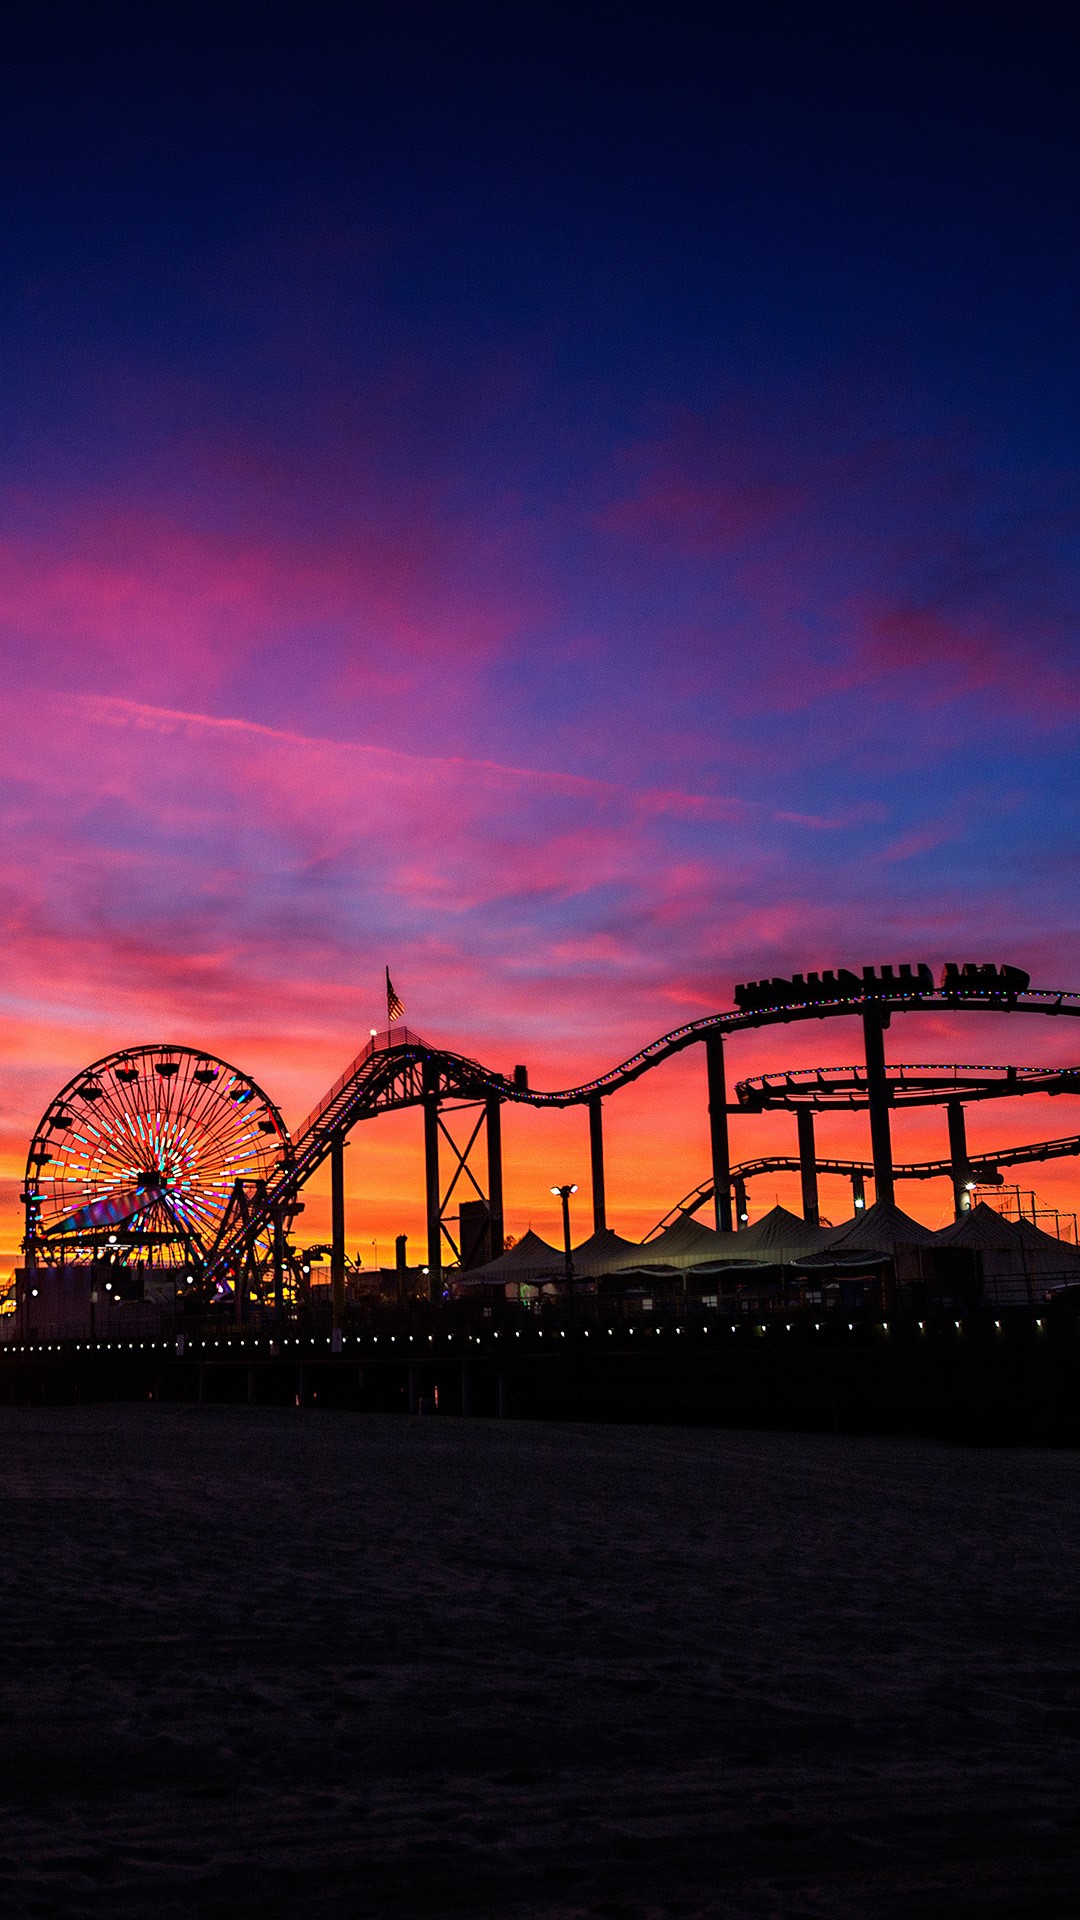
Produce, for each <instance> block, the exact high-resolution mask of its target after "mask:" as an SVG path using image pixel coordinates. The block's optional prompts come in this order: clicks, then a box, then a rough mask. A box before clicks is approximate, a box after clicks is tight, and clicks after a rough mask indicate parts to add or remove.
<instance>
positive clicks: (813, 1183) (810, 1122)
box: [795, 1107, 818, 1227]
mask: <svg viewBox="0 0 1080 1920" xmlns="http://www.w3.org/2000/svg"><path fill="white" fill-rule="evenodd" d="M795 1120H796V1124H797V1126H798V1129H799V1174H800V1176H801V1179H802V1210H803V1219H804V1220H805V1221H806V1223H807V1225H808V1226H811V1227H816V1226H817V1223H818V1190H817V1159H816V1156H815V1153H814V1109H813V1107H798V1108H797V1109H796V1113H795Z"/></svg>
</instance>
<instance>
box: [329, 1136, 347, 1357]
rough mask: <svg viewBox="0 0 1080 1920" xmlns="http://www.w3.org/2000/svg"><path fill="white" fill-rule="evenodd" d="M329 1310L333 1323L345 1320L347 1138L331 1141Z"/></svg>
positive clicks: (342, 1137) (335, 1324)
mask: <svg viewBox="0 0 1080 1920" xmlns="http://www.w3.org/2000/svg"><path fill="white" fill-rule="evenodd" d="M330 1307H331V1323H332V1325H333V1326H335V1327H340V1326H341V1324H342V1321H343V1320H344V1318H345V1136H344V1134H343V1133H335V1134H334V1135H333V1136H332V1138H331V1141H330Z"/></svg>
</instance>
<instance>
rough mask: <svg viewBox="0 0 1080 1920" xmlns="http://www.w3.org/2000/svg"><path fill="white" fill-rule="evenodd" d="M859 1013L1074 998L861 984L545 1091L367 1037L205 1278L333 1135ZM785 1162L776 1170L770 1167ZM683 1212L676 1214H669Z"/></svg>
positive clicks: (1057, 1002) (1030, 1005)
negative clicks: (416, 1109)
mask: <svg viewBox="0 0 1080 1920" xmlns="http://www.w3.org/2000/svg"><path fill="white" fill-rule="evenodd" d="M868 1006H873V1007H874V1008H876V1009H877V1010H878V1011H879V1012H880V1014H881V1015H882V1016H883V1017H891V1016H892V1014H894V1013H915V1012H924V1011H930V1010H934V1009H940V1010H943V1011H947V1012H971V1013H988V1012H1009V1013H1041V1014H1048V1015H1059V1014H1060V1015H1065V1016H1072V1017H1076V1016H1080V994H1076V993H1063V992H1056V991H1048V990H1042V989H1039V988H1034V987H1026V988H1024V989H1023V990H1022V991H1016V990H1006V989H1004V988H1002V989H1000V990H994V989H993V988H980V987H974V988H971V989H966V988H959V989H958V988H955V987H954V988H950V989H949V990H946V989H945V988H919V987H916V986H915V985H914V984H912V985H911V986H910V987H905V986H904V985H903V983H895V982H892V983H888V984H884V983H882V984H879V985H873V984H871V985H868V986H867V988H866V990H865V991H863V992H858V993H850V992H849V993H847V994H845V995H843V996H840V995H838V996H837V997H835V998H832V999H827V998H823V997H820V996H819V997H816V998H814V999H807V1000H805V1001H795V1002H791V1001H788V1002H785V1003H784V1004H778V1005H775V1006H773V1005H765V1006H757V1007H754V1008H753V1009H752V1010H749V1011H747V1010H743V1009H738V1010H734V1011H731V1012H727V1013H715V1014H709V1015H707V1016H706V1017H705V1018H704V1019H701V1020H691V1021H688V1022H687V1023H686V1024H685V1025H684V1026H680V1027H675V1028H673V1029H672V1031H671V1032H670V1033H665V1034H662V1035H661V1036H660V1038H659V1039H657V1040H653V1041H651V1042H650V1043H649V1045H648V1046H646V1047H642V1048H641V1050H640V1052H638V1053H634V1054H631V1055H630V1058H629V1059H628V1060H624V1061H622V1062H621V1063H620V1065H618V1066H617V1067H612V1068H611V1069H610V1070H609V1071H608V1072H607V1073H602V1074H598V1075H597V1076H596V1077H595V1078H594V1079H591V1080H586V1081H583V1082H582V1083H581V1084H580V1085H579V1086H575V1087H563V1088H560V1089H557V1090H554V1091H550V1092H547V1091H541V1090H540V1089H537V1088H530V1087H528V1086H523V1085H519V1084H518V1083H516V1082H515V1081H514V1080H512V1079H510V1078H509V1077H508V1076H507V1075H505V1074H502V1073H497V1072H495V1071H493V1070H492V1069H491V1068H488V1067H484V1066H482V1065H481V1064H480V1063H479V1062H478V1061H475V1060H469V1059H466V1058H465V1057H464V1056H463V1055H461V1054H457V1053H450V1052H447V1051H445V1050H443V1049H441V1048H435V1047H431V1046H428V1045H426V1044H425V1042H424V1041H423V1040H421V1039H420V1038H419V1037H418V1035H416V1034H414V1033H409V1032H407V1031H405V1030H399V1032H398V1033H396V1034H395V1033H390V1034H380V1035H376V1036H374V1037H373V1038H372V1039H371V1040H370V1041H369V1043H368V1045H367V1046H366V1047H365V1048H364V1049H363V1050H362V1052H361V1053H359V1054H358V1055H357V1057H356V1059H355V1060H354V1061H353V1062H352V1064H351V1065H350V1066H349V1067H347V1068H346V1070H345V1072H344V1073H343V1074H342V1075H341V1078H340V1079H339V1080H338V1081H337V1082H336V1084H335V1085H334V1086H333V1087H331V1089H330V1091H329V1093H327V1094H326V1095H325V1097H324V1098H323V1099H322V1100H321V1101H320V1102H319V1104H318V1106H317V1107H316V1108H315V1109H314V1111H313V1112H312V1113H311V1114H309V1115H308V1118H307V1119H306V1120H305V1121H304V1123H303V1125H302V1126H301V1127H300V1129H299V1130H298V1132H297V1133H296V1135H295V1136H294V1140H293V1146H294V1155H293V1158H292V1160H291V1162H290V1163H288V1164H287V1165H283V1167H282V1168H281V1170H280V1172H279V1173H278V1174H277V1176H276V1177H275V1178H273V1179H272V1180H270V1181H269V1182H267V1184H266V1186H265V1187H264V1188H262V1189H261V1190H260V1192H259V1193H258V1194H257V1195H255V1196H253V1199H252V1204H251V1205H250V1206H249V1208H248V1212H247V1218H246V1219H245V1220H243V1221H237V1222H236V1223H235V1224H233V1225H232V1226H231V1227H230V1229H229V1230H228V1231H227V1232H226V1233H225V1234H224V1235H223V1237H222V1239H221V1240H220V1241H219V1243H218V1245H217V1247H216V1248H215V1250H214V1254H213V1257H212V1261H211V1264H210V1267H209V1270H208V1277H210V1278H212V1277H213V1276H214V1275H216V1274H217V1273H218V1272H220V1270H221V1269H222V1268H225V1267H228V1266H229V1265H230V1264H231V1263H233V1262H235V1260H236V1259H237V1258H238V1257H239V1255H240V1253H241V1251H242V1249H243V1247H244V1246H245V1244H247V1243H249V1241H250V1239H251V1236H252V1234H253V1233H255V1232H259V1231H263V1230H266V1229H269V1228H271V1227H272V1225H273V1223H274V1221H275V1220H276V1219H280V1218H282V1217H286V1218H287V1217H288V1216H289V1215H290V1213H291V1212H292V1211H294V1210H295V1208H296V1205H297V1195H298V1192H299V1190H300V1188H301V1187H302V1186H304V1185H305V1183H306V1182H307V1181H308V1180H310V1179H311V1177H312V1175H313V1174H314V1173H315V1172H317V1170H318V1168H319V1167H321V1166H322V1164H323V1162H324V1161H325V1160H326V1159H327V1158H328V1157H329V1154H330V1152H331V1148H332V1145H333V1142H334V1139H335V1136H341V1135H344V1134H346V1133H348V1132H349V1131H350V1130H351V1129H352V1128H353V1127H354V1126H357V1125H358V1124H359V1123H360V1122H361V1121H363V1120H369V1119H371V1118H372V1117H373V1116H374V1115H376V1114H378V1113H386V1112H394V1111H397V1110H400V1109H401V1108H404V1107H411V1106H419V1105H420V1104H421V1103H422V1102H423V1101H425V1100H427V1099H430V1100H432V1101H435V1102H439V1101H442V1100H451V1101H452V1100H464V1101H475V1100H488V1099H498V1100H499V1101H511V1102H513V1103H515V1104H517V1105H521V1106H532V1107H569V1106H577V1105H583V1104H584V1103H585V1102H587V1101H588V1100H589V1098H590V1097H591V1096H593V1095H596V1094H601V1095H603V1094H609V1093H614V1092H616V1091H617V1090H618V1089H619V1088H620V1087H625V1086H628V1085H629V1084H630V1083H631V1081H634V1080H637V1079H639V1078H640V1076H641V1075H642V1074H643V1073H648V1072H650V1071H651V1070H652V1069H653V1068H654V1067H658V1066H660V1065H661V1063H662V1062H663V1061H665V1060H669V1059H670V1058H671V1057H672V1056H673V1055H674V1054H676V1053H681V1052H682V1051H683V1050H684V1049H685V1048H687V1047H691V1046H695V1045H698V1044H700V1043H701V1042H703V1041H707V1040H708V1039H709V1038H710V1036H712V1035H721V1036H726V1035H735V1034H739V1033H745V1032H750V1031H751V1030H753V1029H755V1028H758V1027H765V1026H786V1025H788V1024H790V1023H791V1022H793V1021H802V1020H823V1019H829V1018H832V1017H834V1016H842V1015H855V1014H862V1013H863V1012H865V1010H866V1008H867V1007H868ZM1036 1157H1037V1156H1036ZM788 1164H790V1163H788V1162H787V1161H783V1162H780V1161H778V1162H776V1165H777V1167H778V1168H779V1166H780V1165H784V1166H785V1167H786V1166H787V1165H788ZM795 1164H797V1163H795ZM820 1164H821V1167H822V1170H823V1171H828V1170H829V1166H828V1163H826V1162H824V1161H822V1162H821V1163H820ZM942 1164H943V1165H944V1164H945V1163H942ZM898 1172H899V1169H898ZM923 1177H924V1178H929V1177H931V1176H930V1175H929V1174H927V1175H924V1176H923ZM698 1204H699V1205H700V1204H703V1201H699V1203H698ZM683 1210H684V1209H683V1208H681V1207H680V1208H677V1209H676V1210H675V1212H676V1215H677V1214H678V1213H679V1212H681V1211H683Z"/></svg>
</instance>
